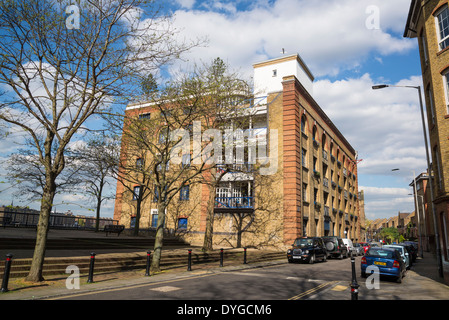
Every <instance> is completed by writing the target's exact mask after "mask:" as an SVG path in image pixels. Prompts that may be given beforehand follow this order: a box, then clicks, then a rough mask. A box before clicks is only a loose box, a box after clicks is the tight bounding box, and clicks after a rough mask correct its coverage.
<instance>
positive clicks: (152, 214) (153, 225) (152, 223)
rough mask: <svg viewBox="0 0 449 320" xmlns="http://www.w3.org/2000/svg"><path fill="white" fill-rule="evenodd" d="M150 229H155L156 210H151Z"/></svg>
mask: <svg viewBox="0 0 449 320" xmlns="http://www.w3.org/2000/svg"><path fill="white" fill-rule="evenodd" d="M151 227H152V228H157V209H153V210H151Z"/></svg>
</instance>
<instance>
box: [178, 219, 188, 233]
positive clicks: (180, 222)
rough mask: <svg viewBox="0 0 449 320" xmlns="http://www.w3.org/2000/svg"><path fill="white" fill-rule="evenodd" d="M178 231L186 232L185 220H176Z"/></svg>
mask: <svg viewBox="0 0 449 320" xmlns="http://www.w3.org/2000/svg"><path fill="white" fill-rule="evenodd" d="M178 229H182V230H187V218H179V219H178Z"/></svg>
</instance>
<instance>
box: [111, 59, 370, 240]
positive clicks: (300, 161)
mask: <svg viewBox="0 0 449 320" xmlns="http://www.w3.org/2000/svg"><path fill="white" fill-rule="evenodd" d="M253 68H254V96H253V101H254V104H253V105H252V106H251V108H252V112H251V113H249V114H248V117H250V118H251V119H250V120H251V121H249V125H248V128H249V129H251V130H255V131H256V132H257V134H258V135H259V136H262V137H267V136H271V138H273V137H274V136H273V134H272V133H273V132H275V133H276V134H277V140H272V139H271V138H270V140H269V142H268V143H267V150H268V149H269V152H270V153H271V154H270V157H271V160H270V161H274V162H275V163H271V165H272V167H274V168H275V169H276V170H275V171H274V172H272V173H271V174H270V175H269V176H265V177H264V179H269V181H268V180H260V179H262V178H263V177H261V176H260V175H252V174H241V172H240V173H235V172H229V173H226V174H225V175H224V176H223V179H222V180H221V181H220V183H219V184H218V185H217V186H216V188H215V208H214V212H215V220H214V244H215V245H231V246H235V245H236V243H237V238H238V236H239V235H240V236H241V239H240V241H241V245H242V246H258V247H260V246H271V247H284V246H289V245H291V244H292V242H293V241H294V239H295V238H297V237H301V236H324V235H336V236H340V237H342V238H344V237H347V238H350V239H352V240H353V241H362V240H364V236H363V239H362V236H361V230H362V229H363V226H362V225H361V221H364V210H363V208H362V210H361V208H360V205H359V197H360V195H359V192H358V176H357V153H356V151H355V150H354V148H353V147H352V146H351V145H350V143H349V142H348V141H347V140H346V138H345V137H344V136H343V134H342V133H341V132H340V131H339V130H338V129H337V127H336V126H335V125H334V124H333V123H332V121H331V119H329V117H328V116H327V115H326V113H325V112H324V111H323V109H322V108H321V107H320V106H319V105H318V104H317V102H316V101H315V100H314V98H313V92H312V90H313V81H314V77H313V75H312V73H311V72H310V70H309V69H308V68H307V66H306V65H305V63H304V61H303V60H302V59H301V57H300V56H299V55H297V54H294V55H286V56H282V57H280V58H277V59H272V60H268V61H263V62H260V63H256V64H254V65H253ZM126 112H127V113H128V114H129V115H131V114H132V115H134V116H136V117H138V116H139V115H140V114H145V113H147V112H151V107H149V106H148V105H145V104H144V103H142V104H134V105H130V106H128V108H127V111H126ZM268 145H269V146H268ZM122 150H126V146H122ZM273 150H274V151H275V152H274V154H275V156H274V157H273ZM123 152H124V151H123ZM123 154H125V153H123ZM261 181H262V182H261ZM209 195H210V194H209V189H208V188H206V187H205V186H204V185H202V184H201V183H199V184H195V185H192V187H191V188H190V190H189V197H188V200H187V201H183V202H182V205H181V207H179V206H175V205H171V206H169V207H168V208H167V220H166V225H165V227H166V228H167V229H170V230H173V231H174V232H176V233H178V234H181V235H182V236H183V237H184V239H185V240H187V241H189V242H190V243H192V244H197V245H198V244H202V241H203V236H204V232H205V225H206V223H205V220H206V214H205V210H206V209H205V206H204V203H205V202H206V199H208V198H209ZM131 198H132V195H131V194H129V193H126V192H125V189H124V187H123V186H122V185H120V183H119V184H118V185H117V200H116V204H115V213H114V219H117V220H119V221H120V223H122V224H124V225H126V226H127V227H130V226H131V221H132V219H133V210H135V209H134V207H133V206H132V199H131ZM184 200H185V199H184ZM130 203H131V204H130ZM142 209H143V210H142V216H141V221H140V226H141V228H150V229H151V228H153V227H154V220H155V219H157V207H155V204H154V203H153V202H152V201H151V200H148V201H144V202H143V203H142ZM361 215H363V217H362V216H361ZM236 217H240V218H242V219H243V220H240V221H239V220H238V219H237V218H236ZM237 224H240V227H239V226H237ZM242 226H243V227H242Z"/></svg>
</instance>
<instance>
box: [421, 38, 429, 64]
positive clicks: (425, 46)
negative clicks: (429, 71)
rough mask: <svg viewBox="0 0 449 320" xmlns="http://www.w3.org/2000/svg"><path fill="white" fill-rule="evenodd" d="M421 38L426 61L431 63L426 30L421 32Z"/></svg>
mask: <svg viewBox="0 0 449 320" xmlns="http://www.w3.org/2000/svg"><path fill="white" fill-rule="evenodd" d="M420 39H421V45H422V51H423V56H424V63H425V64H426V65H427V64H428V63H429V57H428V56H427V43H426V36H425V35H424V32H421V36H420Z"/></svg>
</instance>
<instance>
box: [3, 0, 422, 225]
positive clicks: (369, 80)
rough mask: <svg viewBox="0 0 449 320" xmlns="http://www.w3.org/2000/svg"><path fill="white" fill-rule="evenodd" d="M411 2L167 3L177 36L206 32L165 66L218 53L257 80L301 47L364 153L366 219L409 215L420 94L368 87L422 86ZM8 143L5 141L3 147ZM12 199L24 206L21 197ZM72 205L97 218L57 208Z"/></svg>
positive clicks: (6, 197)
mask: <svg viewBox="0 0 449 320" xmlns="http://www.w3.org/2000/svg"><path fill="white" fill-rule="evenodd" d="M409 6H410V0H395V1H390V0H370V1H363V0H320V1H317V0H272V1H267V0H256V1H243V0H242V1H239V0H235V1H199V0H170V1H164V8H165V10H168V11H169V12H171V13H172V14H173V24H174V26H176V27H177V29H178V30H179V33H178V37H179V38H180V39H194V38H197V37H200V38H204V37H207V39H208V44H207V46H204V47H198V48H194V49H193V50H191V51H190V52H189V53H187V54H186V55H185V56H184V57H183V61H179V62H177V63H175V64H174V65H172V66H170V68H169V69H168V71H169V72H170V71H172V70H177V69H179V68H184V67H186V66H188V65H190V64H193V63H195V62H200V61H211V60H212V59H214V58H216V57H220V58H222V59H223V60H225V61H226V62H228V63H229V64H230V66H231V67H232V68H234V69H235V70H238V71H239V72H240V73H241V74H242V75H243V76H245V77H248V78H250V77H251V75H252V65H253V64H254V63H256V62H260V61H263V60H266V59H271V58H276V57H279V56H281V51H282V49H285V50H286V53H287V54H294V53H299V54H300V56H301V57H302V58H303V60H304V61H305V63H306V64H307V65H308V67H309V69H310V70H311V72H312V73H313V74H314V75H315V82H314V89H313V91H314V92H313V96H314V98H315V100H316V101H317V102H318V103H319V104H320V106H321V108H322V109H323V110H324V111H325V112H326V113H327V114H328V116H329V117H330V118H331V120H332V121H333V122H334V123H335V124H336V125H337V127H338V128H339V130H340V131H341V132H342V133H343V134H344V135H345V136H346V137H347V139H348V141H349V142H350V143H351V145H352V146H353V147H354V149H355V150H357V151H358V153H359V159H363V161H362V162H361V163H360V164H359V190H364V192H365V201H366V206H365V212H366V217H367V218H368V219H375V218H383V217H390V216H393V215H396V214H397V213H398V212H399V211H401V212H411V211H412V210H413V209H414V206H413V198H412V197H411V196H409V195H408V194H409V193H411V188H410V187H409V186H408V185H409V183H410V182H411V181H412V178H413V170H414V171H415V173H416V174H419V173H420V172H421V171H423V170H425V168H426V159H425V149H424V140H423V133H422V124H421V117H420V111H419V105H418V103H419V100H418V96H417V92H415V91H416V90H413V89H403V88H387V89H383V90H376V91H374V90H372V89H371V86H372V85H374V84H379V83H388V84H399V85H422V80H421V67H420V62H419V55H418V49H417V41H416V39H405V38H403V36H402V35H403V32H404V27H405V23H406V20H407V13H408V9H409ZM8 143H9V142H8V141H3V142H1V143H0V145H1V146H3V147H4V148H3V149H2V150H8V146H9V144H8ZM2 156H3V157H4V154H3V155H2ZM393 168H400V170H399V171H394V172H392V171H391V169H393ZM0 180H3V181H4V178H3V179H1V178H0ZM1 189H3V188H2V185H0V190H1ZM65 197H66V201H69V200H70V201H71V202H76V201H81V202H82V201H83V199H82V198H80V196H79V195H78V196H73V195H66V196H65ZM10 203H11V193H10V192H2V193H0V204H10ZM14 204H17V205H24V204H25V203H21V202H20V199H16V198H14ZM27 204H28V203H27ZM28 205H30V206H31V207H34V208H38V204H33V203H32V204H28ZM113 206H114V204H113V202H112V201H111V202H109V203H107V204H106V205H105V207H104V209H103V213H104V215H105V216H108V217H112V213H113ZM66 209H71V210H72V211H74V212H75V213H79V214H89V215H91V213H89V212H86V210H83V209H80V208H79V207H69V206H59V207H58V211H64V210H66Z"/></svg>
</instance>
